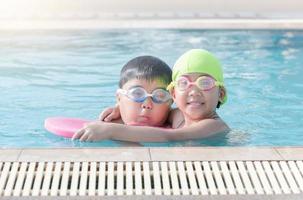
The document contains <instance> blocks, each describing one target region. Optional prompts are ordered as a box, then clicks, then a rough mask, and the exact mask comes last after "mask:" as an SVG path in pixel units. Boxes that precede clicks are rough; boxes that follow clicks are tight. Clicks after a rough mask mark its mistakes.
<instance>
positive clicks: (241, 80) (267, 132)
mask: <svg viewBox="0 0 303 200" xmlns="http://www.w3.org/2000/svg"><path fill="white" fill-rule="evenodd" d="M190 48H206V49H208V50H210V51H212V52H214V53H215V54H216V55H217V56H218V57H219V58H220V59H221V60H222V63H223V66H224V72H225V82H226V86H227V89H228V98H229V99H228V102H227V103H226V104H225V105H224V106H222V107H221V108H220V109H219V110H218V113H219V115H220V116H221V117H222V118H223V119H224V120H225V121H226V122H227V124H229V126H230V127H231V128H232V131H231V132H230V133H228V134H227V135H225V136H220V137H217V138H211V139H208V140H200V141H187V142H179V143H169V144H167V143H166V144H155V145H158V146H201V145H203V146H205V145H211V146H260V145H269V146H271V145H279V146H280V145H289V146H291V145H303V128H302V127H303V126H302V122H303V121H302V119H303V80H302V75H303V31H219V30H218V31H203V30H108V31H96V30H91V31H90V30H83V31H80V30H79V31H76V30H73V31H62V30H53V31H29V30H28V31H16V32H14V31H1V32H0V97H1V98H0V117H1V120H0V147H72V146H76V147H79V146H80V147H84V146H85V147H89V146H119V145H120V143H117V142H113V141H104V142H98V143H81V142H73V141H71V140H69V139H64V138H60V137H57V136H54V135H52V134H50V133H48V132H46V131H45V130H44V128H43V121H44V119H45V118H47V117H49V116H69V117H80V118H88V119H94V118H96V117H97V116H98V114H99V113H100V111H101V110H102V109H104V108H105V107H107V106H110V105H113V104H114V103H115V90H116V89H117V82H118V79H119V71H120V69H121V67H122V66H123V64H124V63H125V62H126V61H128V60H129V59H131V58H133V57H135V56H139V55H144V54H149V55H154V56H158V57H160V58H162V59H163V60H165V61H166V62H167V63H168V64H169V65H171V66H172V65H173V63H174V61H175V60H176V59H177V57H178V56H180V55H181V54H182V53H183V52H184V51H186V50H188V49H190Z"/></svg>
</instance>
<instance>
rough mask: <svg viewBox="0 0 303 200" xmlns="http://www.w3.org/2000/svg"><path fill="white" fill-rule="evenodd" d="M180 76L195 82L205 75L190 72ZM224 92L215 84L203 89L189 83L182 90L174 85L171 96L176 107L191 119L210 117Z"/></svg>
mask: <svg viewBox="0 0 303 200" xmlns="http://www.w3.org/2000/svg"><path fill="white" fill-rule="evenodd" d="M182 76H184V77H185V78H187V79H188V80H189V81H191V82H195V81H196V80H197V79H198V78H199V77H201V76H207V75H205V74H201V73H191V74H186V75H182ZM224 94H225V91H224V90H223V89H222V88H219V87H217V86H215V87H213V88H211V89H210V90H207V91H203V90H202V89H200V88H199V87H197V85H195V84H194V85H190V86H189V87H188V88H187V89H186V90H183V91H181V90H180V89H178V87H176V86H175V87H174V89H173V90H172V97H173V99H174V101H175V103H176V104H177V106H178V108H179V109H180V110H181V111H182V113H183V114H184V115H185V116H186V118H188V119H191V120H193V121H195V120H201V119H205V118H208V117H210V116H211V115H212V114H213V113H214V112H215V110H216V107H217V104H218V102H219V100H222V99H223V97H224Z"/></svg>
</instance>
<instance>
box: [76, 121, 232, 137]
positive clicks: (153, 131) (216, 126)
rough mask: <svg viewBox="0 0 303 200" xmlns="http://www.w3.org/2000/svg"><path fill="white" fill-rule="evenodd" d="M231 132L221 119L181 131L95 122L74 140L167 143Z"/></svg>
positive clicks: (200, 123) (80, 131) (201, 122)
mask: <svg viewBox="0 0 303 200" xmlns="http://www.w3.org/2000/svg"><path fill="white" fill-rule="evenodd" d="M229 130H230V129H229V127H228V126H227V125H226V124H225V123H224V122H223V121H222V120H221V119H205V120H202V121H200V122H197V123H196V124H194V125H191V126H190V127H185V128H179V129H164V128H155V127H146V126H144V127H143V126H142V127H141V126H125V125H121V124H113V123H103V122H94V123H91V124H89V125H87V126H86V127H84V128H83V129H81V130H79V131H78V132H77V133H76V134H75V135H74V137H73V139H80V140H81V141H98V140H106V139H113V140H121V141H129V142H167V141H178V140H179V141H180V140H191V139H202V138H206V137H210V136H213V135H215V134H217V133H222V132H227V131H229Z"/></svg>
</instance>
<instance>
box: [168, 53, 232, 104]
mask: <svg viewBox="0 0 303 200" xmlns="http://www.w3.org/2000/svg"><path fill="white" fill-rule="evenodd" d="M189 73H203V74H208V75H210V76H212V77H213V78H214V79H215V80H216V81H218V82H219V84H220V85H221V86H223V87H224V80H223V70H222V67H221V64H220V61H219V60H218V58H216V57H215V56H214V55H213V54H212V53H210V52H209V51H206V50H204V49H191V50H189V51H187V52H185V53H184V54H183V55H181V56H180V57H179V59H178V60H177V61H176V63H175V65H174V67H173V75H172V79H173V82H172V83H171V84H174V81H176V80H177V78H178V77H180V76H182V75H184V74H189ZM171 84H170V85H171ZM226 100H227V95H226V94H225V96H224V99H223V102H221V104H223V103H225V102H226Z"/></svg>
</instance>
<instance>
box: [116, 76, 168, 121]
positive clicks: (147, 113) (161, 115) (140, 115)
mask: <svg viewBox="0 0 303 200" xmlns="http://www.w3.org/2000/svg"><path fill="white" fill-rule="evenodd" d="M166 86H167V85H166V84H164V83H162V82H161V81H159V80H153V81H147V80H138V79H132V80H130V81H128V82H127V83H125V84H124V85H123V87H122V88H121V89H123V90H124V91H129V90H131V89H133V88H136V87H141V88H143V89H144V90H145V91H146V92H147V93H149V94H151V93H152V92H153V91H155V90H156V89H160V88H162V89H165V88H166ZM117 101H118V104H119V108H120V112H121V118H122V120H123V122H124V123H125V124H128V125H141V126H162V125H163V124H164V123H165V122H166V119H167V116H168V113H169V110H170V105H171V102H172V100H169V101H167V102H165V103H155V102H153V101H152V98H151V97H147V98H146V99H145V100H144V101H143V102H135V101H134V100H132V99H130V98H129V97H127V96H126V95H125V94H121V93H117Z"/></svg>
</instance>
